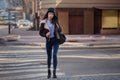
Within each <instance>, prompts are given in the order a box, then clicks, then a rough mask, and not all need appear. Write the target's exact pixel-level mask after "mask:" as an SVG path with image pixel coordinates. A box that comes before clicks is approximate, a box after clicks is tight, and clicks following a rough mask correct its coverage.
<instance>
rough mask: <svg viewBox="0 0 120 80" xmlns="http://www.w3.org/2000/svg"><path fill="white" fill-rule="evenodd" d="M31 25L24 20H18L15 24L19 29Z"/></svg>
mask: <svg viewBox="0 0 120 80" xmlns="http://www.w3.org/2000/svg"><path fill="white" fill-rule="evenodd" d="M32 25H33V23H32V22H30V21H29V20H27V19H25V20H23V19H22V20H18V22H17V27H18V28H20V27H24V28H25V27H32Z"/></svg>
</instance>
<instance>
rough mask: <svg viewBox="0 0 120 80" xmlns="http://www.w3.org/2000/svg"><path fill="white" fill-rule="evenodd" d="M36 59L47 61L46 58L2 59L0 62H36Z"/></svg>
mask: <svg viewBox="0 0 120 80" xmlns="http://www.w3.org/2000/svg"><path fill="white" fill-rule="evenodd" d="M34 61H40V62H41V61H46V59H26V60H23V59H0V63H13V62H14V63H20V62H34Z"/></svg>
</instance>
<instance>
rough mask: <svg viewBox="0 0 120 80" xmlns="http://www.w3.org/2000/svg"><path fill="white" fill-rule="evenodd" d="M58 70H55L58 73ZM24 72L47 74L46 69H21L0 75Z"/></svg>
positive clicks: (3, 72)
mask: <svg viewBox="0 0 120 80" xmlns="http://www.w3.org/2000/svg"><path fill="white" fill-rule="evenodd" d="M59 70H60V69H57V71H59ZM25 72H47V68H44V69H41V68H38V69H23V70H7V71H0V74H13V73H16V74H17V73H25Z"/></svg>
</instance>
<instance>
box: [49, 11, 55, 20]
mask: <svg viewBox="0 0 120 80" xmlns="http://www.w3.org/2000/svg"><path fill="white" fill-rule="evenodd" d="M53 16H54V13H53V12H49V13H48V19H49V20H51V19H52V18H53Z"/></svg>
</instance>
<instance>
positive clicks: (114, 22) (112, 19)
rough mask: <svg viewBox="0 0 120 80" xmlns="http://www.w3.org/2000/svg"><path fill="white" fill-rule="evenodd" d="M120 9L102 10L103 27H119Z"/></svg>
mask: <svg viewBox="0 0 120 80" xmlns="http://www.w3.org/2000/svg"><path fill="white" fill-rule="evenodd" d="M118 13H119V11H118V10H103V11H102V28H119V14H118Z"/></svg>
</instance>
